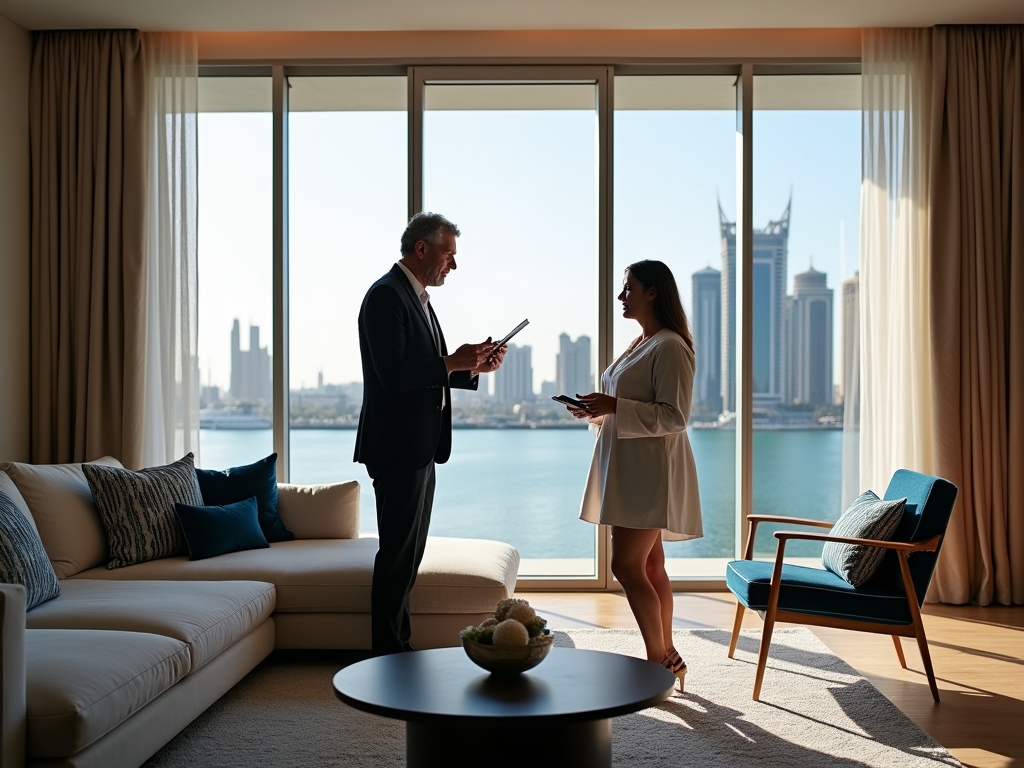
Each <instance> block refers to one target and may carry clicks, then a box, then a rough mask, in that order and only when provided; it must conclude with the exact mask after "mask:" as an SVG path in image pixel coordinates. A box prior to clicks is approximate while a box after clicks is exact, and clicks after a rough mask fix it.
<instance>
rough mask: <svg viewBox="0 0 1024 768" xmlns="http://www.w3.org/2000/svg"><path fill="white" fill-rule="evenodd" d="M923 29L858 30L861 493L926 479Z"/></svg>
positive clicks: (927, 55)
mask: <svg viewBox="0 0 1024 768" xmlns="http://www.w3.org/2000/svg"><path fill="white" fill-rule="evenodd" d="M930 35H931V31H930V30H927V29H875V30H868V31H865V33H864V38H863V41H864V42H863V63H862V76H861V81H862V98H863V106H862V109H863V121H864V122H863V133H862V142H863V181H862V184H861V238H860V242H861V246H860V247H861V254H860V264H861V267H860V269H861V272H860V291H859V295H860V338H861V345H860V351H861V361H860V426H861V434H860V451H859V453H860V486H861V489H862V490H863V489H867V488H870V489H872V490H874V491H875V492H876V493H878V494H879V495H881V494H882V492H883V491H884V490H885V488H886V486H887V485H888V483H889V479H890V477H891V476H892V473H893V472H894V471H895V470H896V469H899V468H901V467H903V468H907V469H913V470H915V471H918V472H926V473H932V472H934V471H935V467H934V452H933V434H932V433H933V429H932V403H933V398H934V394H933V384H932V353H931V349H930V341H929V339H930V325H929V324H930V310H929V291H928V286H929V243H928V225H929V217H928V212H929V200H928V189H929V178H928V174H929V170H928V169H929V121H930V118H931V115H930V101H931V37H930Z"/></svg>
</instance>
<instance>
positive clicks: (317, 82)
mask: <svg viewBox="0 0 1024 768" xmlns="http://www.w3.org/2000/svg"><path fill="white" fill-rule="evenodd" d="M288 83H289V89H288V267H289V270H288V271H289V274H288V278H289V282H288V287H289V302H288V307H289V311H288V319H289V341H288V346H289V378H290V382H289V406H288V407H289V422H290V429H289V443H288V446H289V452H290V456H289V459H290V461H289V469H290V475H289V479H290V480H291V482H294V483H331V482H337V481H338V480H340V479H356V480H359V482H360V485H361V486H362V489H363V493H362V494H361V496H360V501H361V509H360V513H361V514H360V530H361V531H362V532H364V533H370V532H375V531H376V529H377V521H376V512H375V507H374V498H373V490H372V485H371V481H370V479H369V477H368V476H367V474H366V471H365V469H364V467H363V465H362V464H356V463H354V462H353V461H352V456H353V450H354V444H355V434H356V433H355V427H356V425H357V424H358V421H359V409H360V406H361V404H362V370H361V367H360V359H359V338H358V333H357V327H356V320H357V316H358V313H359V305H360V302H361V301H362V298H363V294H364V293H365V291H366V289H367V288H368V287H369V286H370V284H371V283H373V281H374V280H376V279H377V278H379V277H380V276H381V275H383V274H384V273H385V272H387V271H388V270H389V269H390V268H391V266H392V265H393V264H394V263H395V261H397V260H398V258H399V256H400V255H399V253H398V250H399V248H398V243H399V237H400V236H401V233H402V229H403V228H404V227H405V223H406V211H407V199H408V198H407V193H406V186H407V178H408V162H407V158H406V155H407V151H406V148H407V146H408V139H407V125H408V116H407V111H406V94H407V90H408V89H407V86H406V78H405V77H404V76H401V75H398V76H387V75H382V76H369V77H366V76H349V77H315V76H293V77H289V79H288Z"/></svg>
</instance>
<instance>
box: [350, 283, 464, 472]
mask: <svg viewBox="0 0 1024 768" xmlns="http://www.w3.org/2000/svg"><path fill="white" fill-rule="evenodd" d="M433 312H434V310H433V308H432V307H431V308H430V313H431V316H432V317H433V320H434V325H435V327H436V328H437V332H438V336H439V337H440V341H441V350H440V352H438V350H437V348H436V347H435V346H434V339H433V336H432V335H431V333H430V326H429V325H428V324H427V318H426V316H425V315H424V314H423V308H422V305H421V304H420V299H419V296H417V295H416V294H415V292H414V291H413V289H412V286H411V285H410V284H409V279H408V278H407V277H406V275H405V272H403V271H402V268H401V267H400V266H398V265H397V264H395V265H394V266H393V267H392V268H391V271H390V272H388V273H387V274H386V275H384V276H383V277H382V278H380V280H378V281H377V282H375V283H374V284H373V285H372V286H370V290H368V291H367V292H366V296H365V297H364V298H363V303H362V306H361V307H360V308H359V354H360V357H361V358H362V364H363V409H362V412H361V413H360V414H359V429H358V431H357V432H356V450H355V457H354V459H355V461H358V462H360V463H362V464H371V465H372V464H377V465H381V464H390V465H392V466H396V467H401V468H403V469H422V468H423V467H425V466H427V464H429V463H430V462H431V461H435V462H437V463H438V464H443V463H444V462H446V461H448V457H449V456H450V455H451V450H452V397H451V389H450V387H457V388H460V389H476V388H477V384H478V382H479V376H475V375H472V374H470V373H469V371H455V372H453V373H452V375H451V377H449V376H448V373H447V369H446V368H445V365H444V360H442V359H441V356H442V355H447V354H448V348H447V346H446V345H445V341H444V334H443V333H441V325H440V324H439V323H438V322H437V316H436V315H434V314H433ZM442 391H443V392H444V402H445V403H446V405H445V406H444V408H442V407H441V393H442Z"/></svg>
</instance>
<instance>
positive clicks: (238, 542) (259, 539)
mask: <svg viewBox="0 0 1024 768" xmlns="http://www.w3.org/2000/svg"><path fill="white" fill-rule="evenodd" d="M257 509H258V508H257V505H256V497H255V496H253V497H251V498H248V499H245V500H244V501H238V502H235V503H234V504H225V505H223V506H216V507H194V506H192V505H191V504H175V505H174V511H175V512H176V513H177V515H178V521H179V522H180V523H181V530H182V531H184V533H185V542H186V543H187V544H188V559H189V560H204V559H206V558H207V557H215V556H217V555H223V554H225V553H226V552H238V551H239V550H242V549H266V548H267V547H269V546H270V544H269V543H268V542H267V537H266V536H264V535H263V531H262V530H260V524H259V520H258V514H257Z"/></svg>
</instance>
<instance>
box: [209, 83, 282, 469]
mask: <svg viewBox="0 0 1024 768" xmlns="http://www.w3.org/2000/svg"><path fill="white" fill-rule="evenodd" d="M270 85H271V81H270V77H269V75H266V74H264V73H262V72H260V71H259V70H257V71H256V72H254V73H253V75H252V76H249V77H203V78H201V79H200V81H199V113H200V114H199V131H198V133H199V190H198V192H199V195H198V198H199V236H198V258H199V338H198V348H199V373H200V380H201V383H202V396H201V403H200V407H201V410H200V413H199V428H200V440H201V445H202V452H201V454H200V456H201V461H202V464H203V466H204V467H208V468H212V469H226V468H228V467H233V466H239V465H241V464H248V463H251V462H253V461H256V460H258V459H262V458H264V457H266V456H268V455H269V454H270V453H271V452H272V451H273V434H272V432H271V415H272V413H271V411H272V396H271V356H272V354H273V350H272V348H271V347H272V342H271V333H272V326H273V311H272V300H271V297H272V289H273V270H272V261H271V251H272V246H271V227H272V223H273V217H272V215H271V209H272V195H273V184H272V180H271V171H272V167H271V158H272V148H271V146H272V145H271V131H272V122H271V121H272V113H271V87H270Z"/></svg>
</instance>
